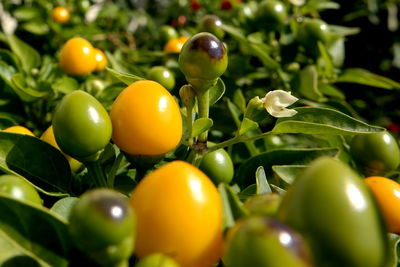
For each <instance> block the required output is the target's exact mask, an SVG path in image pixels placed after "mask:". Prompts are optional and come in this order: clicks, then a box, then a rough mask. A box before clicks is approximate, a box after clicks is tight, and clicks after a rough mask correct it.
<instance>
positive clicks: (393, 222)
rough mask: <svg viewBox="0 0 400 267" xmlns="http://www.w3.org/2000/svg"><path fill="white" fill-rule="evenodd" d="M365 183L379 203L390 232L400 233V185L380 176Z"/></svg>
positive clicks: (372, 177) (370, 178) (366, 180)
mask: <svg viewBox="0 0 400 267" xmlns="http://www.w3.org/2000/svg"><path fill="white" fill-rule="evenodd" d="M364 181H365V182H366V183H367V185H368V187H369V189H370V190H371V192H372V194H373V195H374V197H375V199H376V201H377V202H378V206H379V210H380V211H381V213H382V215H383V218H384V220H385V223H386V226H387V228H388V231H389V232H391V233H400V212H399V210H400V184H399V183H396V182H395V181H393V180H391V179H389V178H386V177H380V176H371V177H368V178H366V179H365V180H364Z"/></svg>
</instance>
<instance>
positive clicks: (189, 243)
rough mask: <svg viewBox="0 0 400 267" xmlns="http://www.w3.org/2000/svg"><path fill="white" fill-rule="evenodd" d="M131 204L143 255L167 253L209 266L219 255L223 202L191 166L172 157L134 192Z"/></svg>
mask: <svg viewBox="0 0 400 267" xmlns="http://www.w3.org/2000/svg"><path fill="white" fill-rule="evenodd" d="M131 205H132V207H133V209H134V210H135V213H136V214H137V218H138V225H137V226H138V228H137V230H138V232H137V239H136V250H135V254H136V255H137V256H138V257H139V258H143V257H145V256H147V255H149V254H151V253H155V252H158V253H164V254H166V255H168V256H170V257H172V258H174V259H175V260H176V261H177V262H178V263H179V264H180V265H181V266H182V267H210V266H212V265H213V264H214V263H216V262H217V261H218V259H219V258H220V256H221V253H222V204H221V200H220V197H219V194H218V191H217V189H216V187H215V186H214V184H213V183H212V182H211V181H210V180H209V178H208V177H207V176H206V175H205V174H204V173H203V172H201V171H200V170H199V169H197V168H196V167H194V166H192V165H191V164H189V163H186V162H183V161H173V162H171V163H168V164H166V165H164V166H162V167H161V168H159V169H157V170H155V171H153V172H151V173H150V174H148V175H147V176H146V177H144V178H143V180H141V181H140V182H139V184H138V185H137V187H136V188H135V189H134V191H133V192H132V196H131ZM155 211H156V212H155Z"/></svg>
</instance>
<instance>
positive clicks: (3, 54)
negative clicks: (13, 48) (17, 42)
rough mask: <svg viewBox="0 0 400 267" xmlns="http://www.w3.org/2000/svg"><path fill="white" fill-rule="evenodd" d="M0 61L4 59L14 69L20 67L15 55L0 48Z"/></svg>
mask: <svg viewBox="0 0 400 267" xmlns="http://www.w3.org/2000/svg"><path fill="white" fill-rule="evenodd" d="M0 61H4V62H6V63H7V64H10V65H12V66H13V67H14V68H16V69H18V68H19V67H20V66H19V62H18V59H17V58H16V57H15V55H14V54H13V53H11V52H10V51H9V50H6V49H0Z"/></svg>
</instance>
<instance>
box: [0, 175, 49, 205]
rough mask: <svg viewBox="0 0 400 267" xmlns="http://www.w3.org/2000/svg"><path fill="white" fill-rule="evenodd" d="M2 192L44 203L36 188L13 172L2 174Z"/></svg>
mask: <svg viewBox="0 0 400 267" xmlns="http://www.w3.org/2000/svg"><path fill="white" fill-rule="evenodd" d="M0 194H5V195H8V196H10V197H11V198H14V199H18V200H22V201H27V202H31V203H35V204H38V205H42V199H41V198H40V196H39V193H38V192H37V191H36V189H35V188H34V187H33V186H32V185H31V184H30V183H28V182H27V181H25V180H23V179H22V178H20V177H18V176H15V175H12V174H3V175H0Z"/></svg>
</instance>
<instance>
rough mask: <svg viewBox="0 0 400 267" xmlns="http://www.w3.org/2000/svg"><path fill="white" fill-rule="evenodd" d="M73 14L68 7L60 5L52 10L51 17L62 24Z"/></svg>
mask: <svg viewBox="0 0 400 267" xmlns="http://www.w3.org/2000/svg"><path fill="white" fill-rule="evenodd" d="M70 17H71V14H70V12H69V10H68V9H67V8H66V7H63V6H58V7H55V8H54V9H53V10H52V11H51V18H52V19H53V20H54V21H55V22H57V23H60V24H65V23H67V22H68V21H69V19H70Z"/></svg>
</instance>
